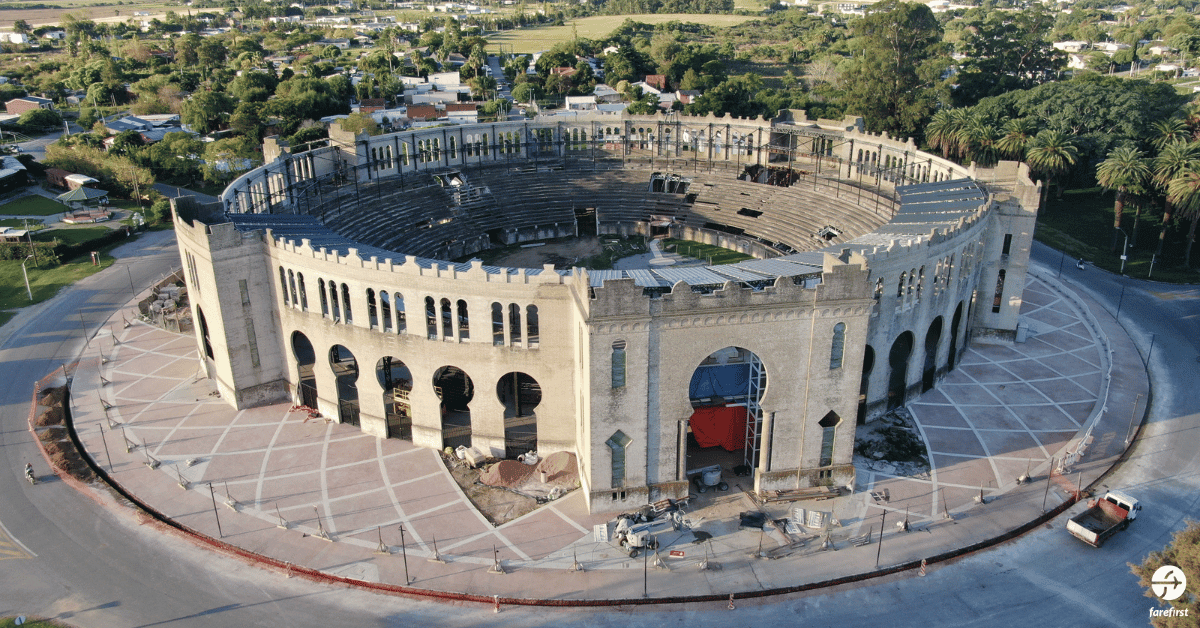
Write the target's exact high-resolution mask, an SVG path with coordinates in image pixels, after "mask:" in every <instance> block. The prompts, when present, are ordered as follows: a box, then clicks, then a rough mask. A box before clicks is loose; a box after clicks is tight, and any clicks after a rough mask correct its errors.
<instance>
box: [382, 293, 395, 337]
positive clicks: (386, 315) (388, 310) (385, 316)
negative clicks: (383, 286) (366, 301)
mask: <svg viewBox="0 0 1200 628" xmlns="http://www.w3.org/2000/svg"><path fill="white" fill-rule="evenodd" d="M379 320H380V322H382V323H383V325H382V327H380V329H382V330H383V331H385V332H386V331H391V330H392V304H391V299H389V298H388V293H387V290H380V291H379Z"/></svg>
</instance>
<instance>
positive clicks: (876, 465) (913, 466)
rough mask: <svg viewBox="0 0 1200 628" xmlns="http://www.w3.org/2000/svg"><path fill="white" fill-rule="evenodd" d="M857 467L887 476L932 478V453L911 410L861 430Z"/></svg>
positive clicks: (899, 411) (900, 410)
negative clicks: (930, 468) (930, 465)
mask: <svg viewBox="0 0 1200 628" xmlns="http://www.w3.org/2000/svg"><path fill="white" fill-rule="evenodd" d="M854 465H855V466H856V467H858V468H859V469H866V470H870V471H874V472H876V473H880V474H883V475H891V476H904V477H918V478H920V477H928V475H929V452H928V451H927V450H926V448H925V442H924V441H923V440H921V435H920V433H919V432H917V428H916V424H915V423H914V421H913V418H912V415H911V414H909V412H908V410H907V409H905V408H903V407H900V408H896V409H895V410H892V411H891V412H888V413H887V414H885V415H883V416H882V417H880V418H879V419H878V420H875V421H872V422H871V423H869V424H867V425H866V426H864V427H860V428H859V429H858V432H857V434H856V436H855V439H854Z"/></svg>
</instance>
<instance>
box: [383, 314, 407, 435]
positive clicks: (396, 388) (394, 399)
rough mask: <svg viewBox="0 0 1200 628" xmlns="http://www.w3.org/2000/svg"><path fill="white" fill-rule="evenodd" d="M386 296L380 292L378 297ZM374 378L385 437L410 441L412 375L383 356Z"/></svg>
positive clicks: (390, 357) (391, 358)
mask: <svg viewBox="0 0 1200 628" xmlns="http://www.w3.org/2000/svg"><path fill="white" fill-rule="evenodd" d="M383 294H387V293H385V292H381V293H380V295H383ZM375 377H376V378H377V379H378V380H379V386H380V387H382V388H383V411H384V414H385V419H386V423H387V437H388V438H399V439H402V440H406V441H410V442H411V441H412V405H411V404H410V403H409V400H408V394H409V392H411V391H412V373H410V372H409V370H408V367H407V366H405V365H404V363H403V362H401V361H400V358H393V357H392V356H390V355H389V356H384V357H382V358H380V359H379V363H378V364H376V365H375Z"/></svg>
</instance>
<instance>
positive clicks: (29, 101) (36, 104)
mask: <svg viewBox="0 0 1200 628" xmlns="http://www.w3.org/2000/svg"><path fill="white" fill-rule="evenodd" d="M33 109H54V101H52V100H50V99H49V98H39V97H37V96H23V97H21V98H14V99H12V100H10V101H8V102H6V103H4V110H5V111H7V112H8V113H13V114H18V115H20V114H22V113H25V112H26V111H31V110H33Z"/></svg>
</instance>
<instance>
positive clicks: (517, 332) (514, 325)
mask: <svg viewBox="0 0 1200 628" xmlns="http://www.w3.org/2000/svg"><path fill="white" fill-rule="evenodd" d="M508 343H509V344H510V345H513V346H516V345H519V344H521V306H519V305H517V304H516V303H509V304H508Z"/></svg>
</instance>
